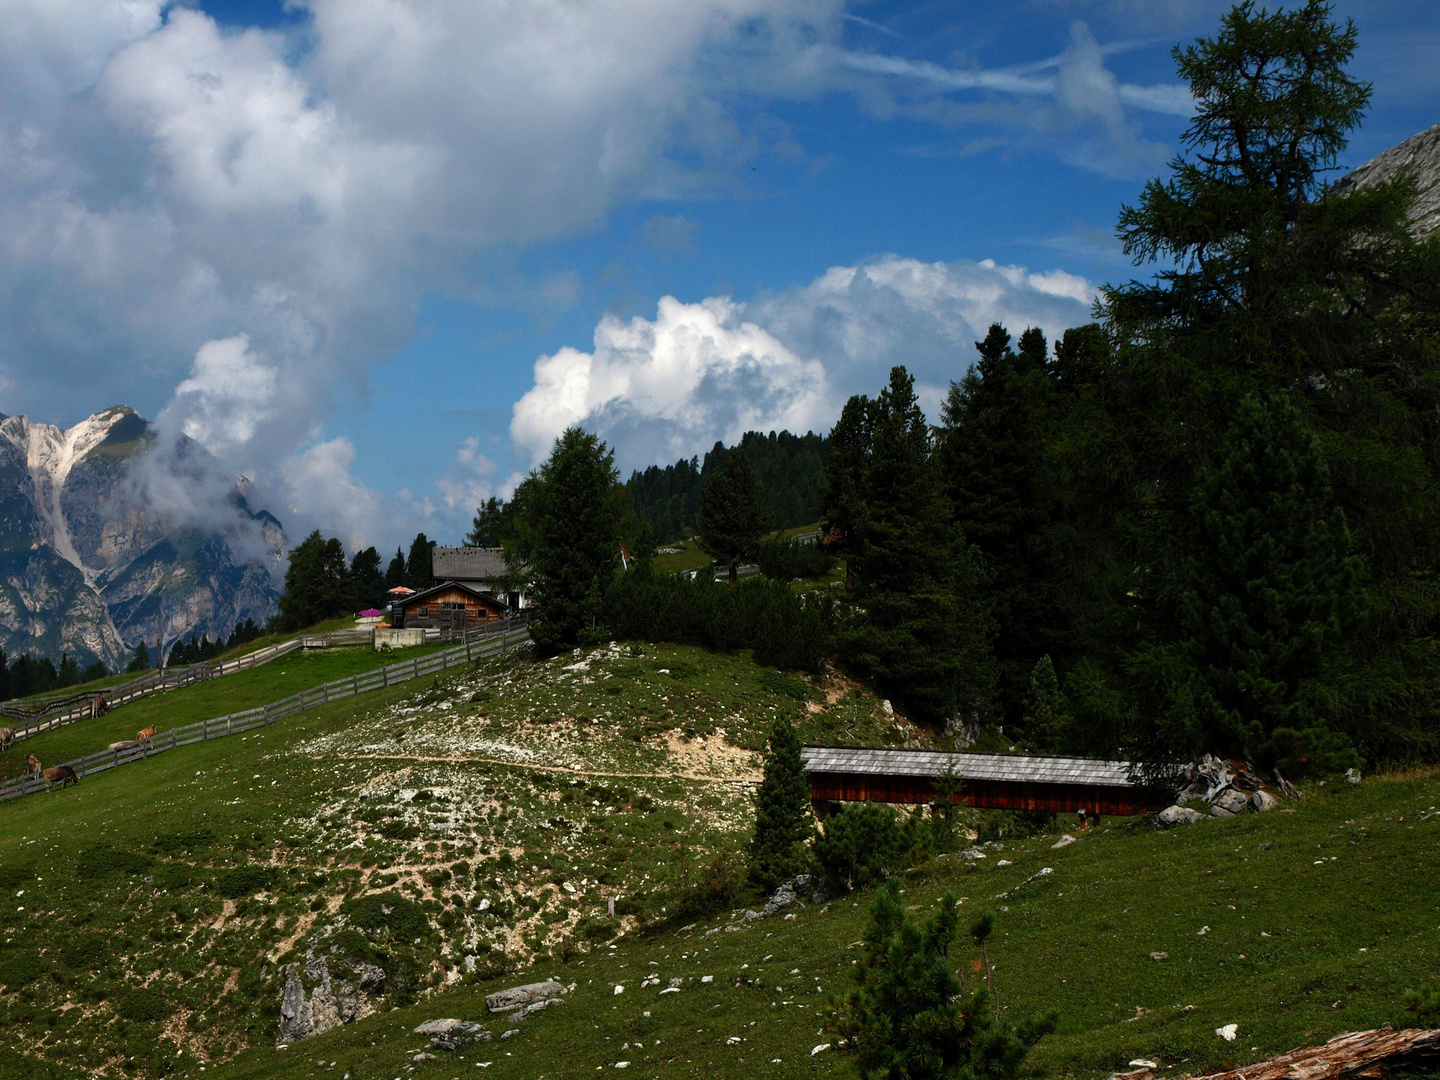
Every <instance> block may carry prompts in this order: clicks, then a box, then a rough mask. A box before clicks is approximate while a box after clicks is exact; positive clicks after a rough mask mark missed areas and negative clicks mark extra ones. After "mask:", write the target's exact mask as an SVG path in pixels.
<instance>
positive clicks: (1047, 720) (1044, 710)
mask: <svg viewBox="0 0 1440 1080" xmlns="http://www.w3.org/2000/svg"><path fill="white" fill-rule="evenodd" d="M1022 724H1023V729H1024V731H1025V734H1026V736H1027V737H1028V738H1030V739H1031V740H1033V741H1034V742H1035V743H1036V744H1037V745H1038V746H1039V747H1040V748H1042V749H1045V750H1058V749H1061V748H1062V747H1063V746H1064V745H1065V743H1066V740H1067V736H1068V735H1069V733H1070V726H1071V719H1070V709H1069V706H1068V704H1067V703H1066V701H1065V695H1064V694H1062V693H1061V692H1060V680H1059V679H1058V678H1056V676H1055V665H1054V664H1053V663H1051V662H1050V657H1049V656H1048V655H1046V656H1042V657H1041V658H1040V659H1039V660H1037V661H1035V667H1034V669H1033V670H1032V671H1031V672H1030V693H1029V695H1028V697H1027V698H1026V701H1025V715H1024V719H1023V721H1022Z"/></svg>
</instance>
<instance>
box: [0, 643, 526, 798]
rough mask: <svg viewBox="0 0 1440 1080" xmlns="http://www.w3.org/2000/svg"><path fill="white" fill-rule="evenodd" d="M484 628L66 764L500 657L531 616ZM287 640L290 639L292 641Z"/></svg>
mask: <svg viewBox="0 0 1440 1080" xmlns="http://www.w3.org/2000/svg"><path fill="white" fill-rule="evenodd" d="M477 629H480V628H477ZM483 630H484V632H483V633H479V634H476V635H475V636H474V637H473V638H471V639H470V640H467V641H465V642H463V643H462V644H460V645H456V646H455V647H454V648H451V649H446V650H444V651H443V652H437V653H431V654H430V655H429V656H417V657H416V658H415V659H413V660H401V661H400V662H399V663H396V664H389V665H387V666H386V667H382V668H377V669H376V670H374V671H367V672H365V673H364V674H363V675H351V676H350V677H348V678H345V679H336V680H335V681H333V682H328V683H324V684H323V685H321V686H316V687H312V688H311V689H309V690H302V691H301V692H300V693H298V694H291V695H290V696H289V697H286V698H281V699H280V700H279V701H272V702H271V703H270V704H269V705H262V706H259V707H258V708H254V709H245V710H243V711H241V712H237V713H230V714H228V715H226V716H219V717H216V718H215V719H213V720H200V721H197V722H196V723H193V724H186V725H184V726H182V727H177V728H171V729H170V730H168V731H163V732H160V733H159V734H157V735H156V736H155V737H154V738H153V739H150V740H148V741H146V742H131V743H125V744H120V745H117V746H116V747H115V748H114V749H110V750H101V751H99V752H98V753H94V754H86V755H85V756H84V757H79V758H75V759H74V760H73V761H66V762H62V764H64V765H68V766H70V768H72V769H74V770H75V774H76V776H78V777H80V778H84V777H86V776H90V775H93V774H94V773H98V772H104V771H105V770H106V769H113V768H116V767H117V766H120V765H126V764H128V763H130V762H132V761H139V760H141V759H144V758H148V757H150V756H152V755H154V754H158V753H162V752H164V751H166V750H174V749H176V748H177V747H181V746H189V745H190V744H191V743H197V742H203V741H205V740H206V739H219V738H223V737H224V736H226V735H235V734H238V733H240V732H242V731H250V730H252V729H254V728H259V727H265V726H266V725H267V724H273V723H275V721H277V720H283V719H285V718H286V717H287V716H294V715H295V714H296V713H298V712H303V711H305V710H306V709H313V708H315V707H316V706H317V705H327V704H329V703H330V702H332V701H343V700H345V699H346V698H348V697H354V696H355V695H356V694H364V693H368V692H369V691H371V690H380V689H382V688H384V687H387V686H394V685H396V684H397V683H402V682H407V681H409V680H410V679H420V678H424V677H425V676H426V675H432V674H435V673H436V672H440V671H444V670H445V669H446V668H452V667H458V666H460V665H461V664H468V663H471V662H473V661H475V660H479V659H482V658H484V657H487V656H494V655H495V654H496V653H500V654H502V655H503V654H504V653H505V651H506V650H507V649H508V647H509V646H510V644H511V643H513V642H515V641H518V640H520V639H522V638H524V637H525V634H526V630H525V620H523V619H521V618H518V617H517V618H515V619H513V620H511V619H506V620H505V621H504V622H503V623H496V624H493V625H492V626H490V627H486V628H483ZM296 640H297V641H298V640H299V639H296ZM286 644H287V645H288V644H290V643H289V642H286ZM296 647H298V646H296ZM44 790H45V781H44V779H43V778H41V777H38V776H28V775H27V776H23V777H20V778H19V779H16V780H10V781H7V782H5V783H3V784H0V801H4V800H6V799H18V798H20V797H21V796H22V795H33V794H35V793H36V792H38V791H44Z"/></svg>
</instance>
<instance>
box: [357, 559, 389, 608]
mask: <svg viewBox="0 0 1440 1080" xmlns="http://www.w3.org/2000/svg"><path fill="white" fill-rule="evenodd" d="M350 589H351V593H352V595H351V598H350V606H351V608H353V609H354V610H355V611H366V610H368V609H371V608H378V607H380V605H381V604H383V603H384V602H385V578H384V577H383V576H382V575H381V573H380V553H379V552H378V551H376V550H375V549H374V548H373V547H368V548H366V549H365V550H364V551H357V552H356V553H355V555H354V557H353V558H352V559H351V560H350Z"/></svg>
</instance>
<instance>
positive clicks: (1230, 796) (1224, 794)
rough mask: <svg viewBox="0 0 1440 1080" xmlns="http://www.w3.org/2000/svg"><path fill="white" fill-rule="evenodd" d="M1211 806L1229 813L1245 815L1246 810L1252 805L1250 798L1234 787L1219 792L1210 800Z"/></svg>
mask: <svg viewBox="0 0 1440 1080" xmlns="http://www.w3.org/2000/svg"><path fill="white" fill-rule="evenodd" d="M1210 804H1211V806H1212V807H1215V808H1217V809H1220V810H1224V811H1226V812H1227V813H1231V814H1243V813H1244V812H1245V808H1246V807H1247V806H1249V805H1250V796H1248V795H1246V794H1245V792H1243V791H1237V790H1236V789H1235V788H1233V787H1232V788H1226V789H1225V790H1224V791H1221V792H1218V793H1217V794H1216V795H1215V797H1214V798H1213V799H1211V800H1210Z"/></svg>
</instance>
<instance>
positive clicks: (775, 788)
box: [750, 716, 811, 892]
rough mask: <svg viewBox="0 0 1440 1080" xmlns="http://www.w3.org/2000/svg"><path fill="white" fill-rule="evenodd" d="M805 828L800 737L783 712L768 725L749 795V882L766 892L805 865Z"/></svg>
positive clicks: (807, 813) (808, 815)
mask: <svg viewBox="0 0 1440 1080" xmlns="http://www.w3.org/2000/svg"><path fill="white" fill-rule="evenodd" d="M810 832H811V810H810V785H809V783H808V782H807V781H806V779H805V766H804V764H803V763H802V761H801V758H800V736H799V734H798V733H797V732H796V731H795V726H794V725H793V724H791V723H790V720H789V719H788V718H787V717H784V716H778V717H776V718H775V723H774V724H773V725H772V726H771V728H770V751H769V753H767V754H766V755H765V773H764V776H763V778H762V779H761V781H760V788H759V790H758V791H757V792H756V795H755V834H754V836H753V837H751V839H750V880H751V881H753V882H754V883H755V884H756V885H758V886H760V888H762V889H764V890H765V891H766V892H769V891H770V890H772V889H774V888H776V887H778V886H779V885H780V884H781V883H782V882H784V881H788V880H789V879H790V878H792V877H794V876H795V875H796V874H798V873H799V872H800V871H801V870H803V869H804V868H805V864H806V853H805V841H806V839H807V838H808V837H809V836H810Z"/></svg>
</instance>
